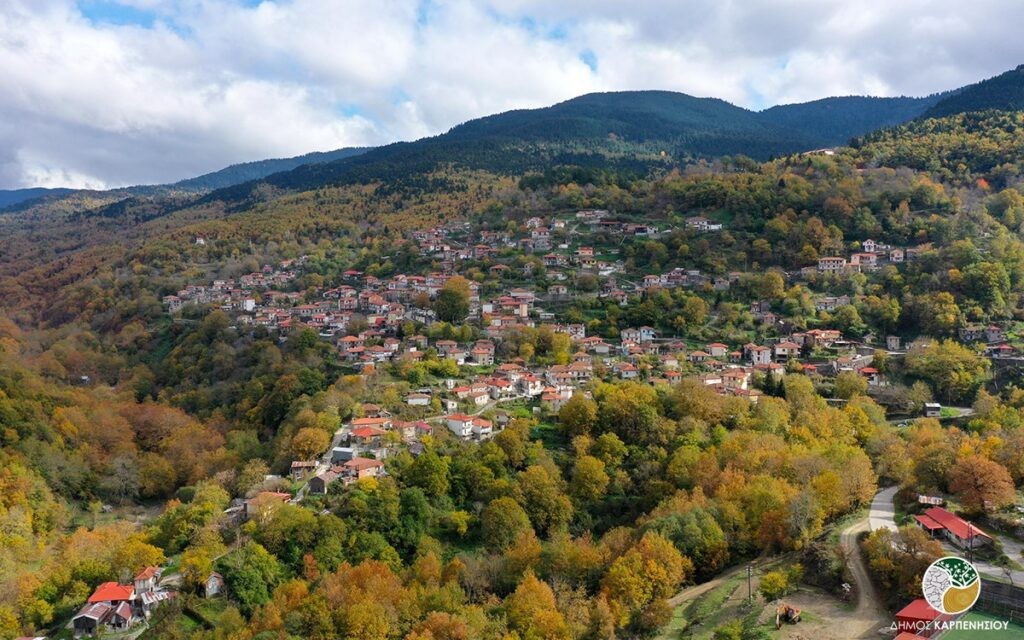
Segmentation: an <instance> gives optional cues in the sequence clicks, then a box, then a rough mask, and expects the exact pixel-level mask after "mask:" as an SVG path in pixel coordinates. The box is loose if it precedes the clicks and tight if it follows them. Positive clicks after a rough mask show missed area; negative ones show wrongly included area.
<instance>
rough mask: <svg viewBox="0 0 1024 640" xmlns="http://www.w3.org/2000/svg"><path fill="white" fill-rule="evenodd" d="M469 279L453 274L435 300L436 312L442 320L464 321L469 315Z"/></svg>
mask: <svg viewBox="0 0 1024 640" xmlns="http://www.w3.org/2000/svg"><path fill="white" fill-rule="evenodd" d="M469 293H470V292H469V281H468V280H466V279H465V278H463V277H462V276H452V277H451V278H449V279H448V281H447V282H445V283H444V286H443V287H441V290H440V291H439V292H438V293H437V299H436V300H434V312H435V313H437V319H438V320H441V321H442V322H462V321H463V320H465V319H466V316H467V315H469Z"/></svg>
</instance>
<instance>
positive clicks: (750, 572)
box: [747, 564, 754, 602]
mask: <svg viewBox="0 0 1024 640" xmlns="http://www.w3.org/2000/svg"><path fill="white" fill-rule="evenodd" d="M753 576H754V565H750V564H748V565H747V600H749V601H751V602H753V601H754V592H753V591H752V590H751V586H750V585H751V582H750V580H751V578H753Z"/></svg>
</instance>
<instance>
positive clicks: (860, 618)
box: [839, 487, 896, 638]
mask: <svg viewBox="0 0 1024 640" xmlns="http://www.w3.org/2000/svg"><path fill="white" fill-rule="evenodd" d="M895 495H896V487H889V488H888V489H882V490H881V491H879V492H878V493H877V494H875V497H874V499H872V500H871V508H870V510H869V511H868V515H867V516H866V517H864V518H861V519H860V520H858V521H857V522H854V523H853V524H851V525H850V526H849V527H847V528H846V529H844V530H843V531H842V533H840V534H839V543H840V544H841V545H842V546H843V548H844V549H845V550H846V554H847V557H848V558H849V559H850V572H851V573H852V574H853V581H854V582H855V583H856V584H857V608H856V609H854V611H853V612H852V613H851V614H850V617H849V619H848V620H845V621H844V622H845V623H846V624H848V625H849V626H848V627H847V629H848V630H849V632H850V635H849V636H848V637H850V638H877V637H878V629H879V628H881V627H883V626H888V625H889V624H890V623H891V622H892V617H891V616H890V615H889V612H888V611H886V610H885V607H883V606H882V604H881V599H880V598H879V597H878V592H877V591H876V590H875V585H874V584H873V583H872V582H871V576H870V575H869V574H868V567H867V564H866V563H865V562H864V556H863V555H862V554H861V552H860V545H858V544H857V536H858V535H859V534H860V533H861V532H863V531H874V530H876V529H893V530H895V529H896V521H895V519H894V516H895V507H894V506H893V497H895Z"/></svg>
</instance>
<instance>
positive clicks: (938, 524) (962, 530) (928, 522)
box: [914, 507, 992, 549]
mask: <svg viewBox="0 0 1024 640" xmlns="http://www.w3.org/2000/svg"><path fill="white" fill-rule="evenodd" d="M914 519H915V520H917V524H918V525H919V526H920V527H921V528H922V529H924V530H925V531H927V532H928V533H930V534H932V535H933V536H942V537H944V538H946V539H947V540H949V541H950V542H952V543H953V544H955V545H957V546H958V547H960V548H961V549H966V548H968V547H972V546H973V547H980V546H983V545H986V544H988V543H990V542H991V541H992V538H991V537H990V536H989V535H988V534H987V533H985V532H984V531H982V530H981V529H979V528H978V527H977V525H975V524H972V523H970V522H968V521H966V520H964V519H963V518H961V517H959V516H957V515H955V514H953V513H950V512H949V511H946V510H945V509H943V508H942V507H932V508H931V509H928V510H927V511H925V512H924V513H923V514H921V515H917V516H914Z"/></svg>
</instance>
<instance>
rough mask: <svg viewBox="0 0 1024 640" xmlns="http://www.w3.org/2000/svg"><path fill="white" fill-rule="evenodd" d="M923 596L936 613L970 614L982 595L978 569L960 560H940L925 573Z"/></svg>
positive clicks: (954, 558) (951, 557)
mask: <svg viewBox="0 0 1024 640" xmlns="http://www.w3.org/2000/svg"><path fill="white" fill-rule="evenodd" d="M921 592H922V593H924V599H925V600H927V601H928V604H929V605H931V607H932V608H933V609H935V610H936V611H940V612H942V613H948V614H954V613H962V612H964V611H967V610H968V609H970V608H971V607H973V606H974V603H975V602H977V601H978V596H979V595H980V594H981V578H979V576H978V571H977V569H975V568H974V565H973V564H971V563H970V562H968V561H967V560H964V559H963V558H957V557H956V556H946V557H945V558H939V559H938V560H936V561H935V562H933V563H932V565H931V566H930V567H928V570H927V571H925V572H924V577H923V578H922V579H921Z"/></svg>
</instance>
